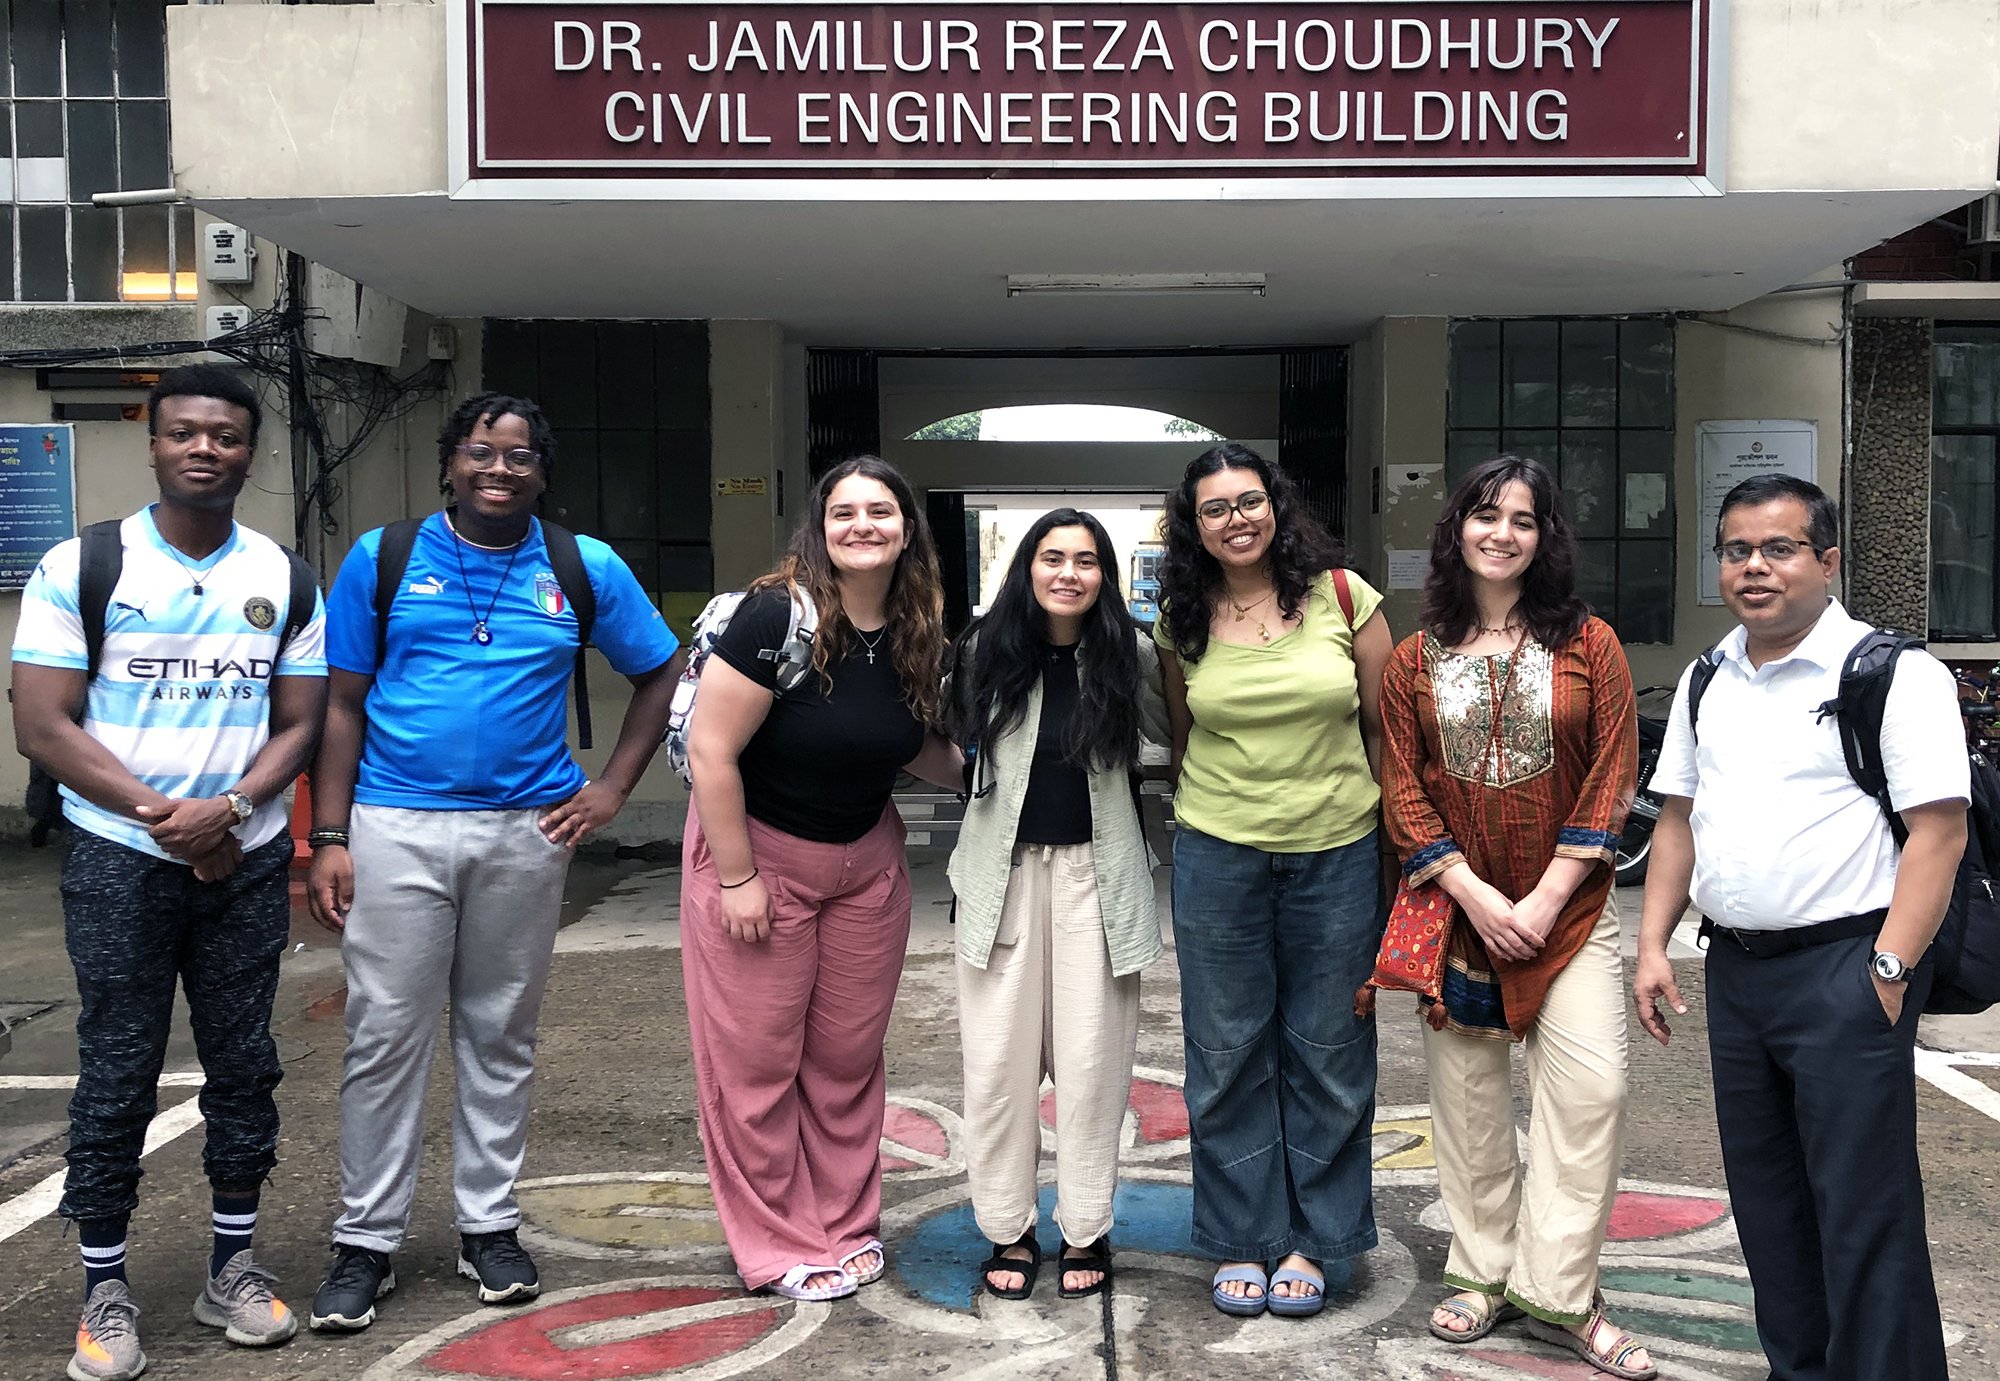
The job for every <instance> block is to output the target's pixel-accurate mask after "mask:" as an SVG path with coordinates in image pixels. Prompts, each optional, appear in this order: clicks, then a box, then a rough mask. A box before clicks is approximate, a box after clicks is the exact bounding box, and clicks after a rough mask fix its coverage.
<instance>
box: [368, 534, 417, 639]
mask: <svg viewBox="0 0 2000 1381" xmlns="http://www.w3.org/2000/svg"><path fill="white" fill-rule="evenodd" d="M423 525H424V520H423V519H422V518H404V519H401V520H400V521H398V522H393V523H390V524H389V525H388V526H387V527H385V528H383V529H382V541H381V544H380V545H379V546H377V547H376V548H375V670H376V671H377V672H380V671H381V670H382V663H383V662H385V661H386V660H388V656H389V607H390V606H391V605H393V604H394V603H395V602H396V595H397V592H398V591H400V590H401V589H402V588H403V572H405V571H407V570H408V569H409V568H410V553H411V552H413V551H415V550H416V547H417V529H419V528H421V527H422V526H423Z"/></svg>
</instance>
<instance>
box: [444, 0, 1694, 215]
mask: <svg viewBox="0 0 2000 1381" xmlns="http://www.w3.org/2000/svg"><path fill="white" fill-rule="evenodd" d="M460 3H461V4H463V5H465V6H466V10H465V13H464V16H463V20H464V22H463V24H462V26H461V28H462V32H461V33H459V34H457V35H456V36H455V39H456V40H462V42H458V41H455V44H454V53H455V60H457V61H462V62H463V63H465V64H466V68H465V73H464V76H463V84H462V86H460V87H459V89H460V90H462V91H463V92H464V94H465V98H466V105H465V107H464V109H463V114H464V116H465V132H466V136H467V143H468V145H469V147H467V148H466V149H465V154H464V158H465V163H464V167H465V174H466V177H467V178H469V179H479V180H484V179H507V178H536V179H548V178H550V177H561V178H575V179H579V180H588V179H590V178H593V177H635V176H636V177H647V176H654V177H657V176H661V175H666V176H672V177H695V178H699V177H704V176H708V177H714V176H729V177H739V178H740V177H744V176H753V177H755V176H766V177H769V176H775V177H780V178H783V177H796V176H801V175H810V176H816V177H842V176H847V177H870V176H880V175H882V174H883V173H884V172H888V171H893V172H895V173H898V174H906V175H914V176H918V177H931V178H950V177H954V176H961V177H962V176H965V175H967V174H975V173H977V174H987V175H991V174H993V173H1001V174H1012V175H1016V176H1029V177H1052V178H1061V177H1063V176H1064V175H1066V174H1075V173H1079V172H1088V173H1089V174H1090V175H1092V176H1096V177H1102V176H1106V175H1112V176H1121V175H1122V176H1133V175H1137V176H1147V177H1162V176H1165V177H1174V176H1190V175H1201V176H1206V177H1212V176H1213V175H1214V174H1215V173H1216V171H1217V170H1221V169H1226V170H1228V171H1229V172H1230V173H1232V174H1261V175H1267V176H1268V175H1284V176H1294V177H1296V176H1300V175H1304V176H1331V177H1339V176H1343V175H1354V174H1368V175H1384V174H1387V175H1390V176H1395V175H1399V174H1400V175H1409V174H1423V173H1431V174H1436V175H1448V174H1449V175H1459V174H1465V173H1467V172H1472V173H1476V174H1479V175H1492V176H1500V177H1505V176H1509V175H1519V174H1524V173H1532V174H1547V173H1550V172H1560V171H1563V170H1572V171H1579V172H1583V171H1587V172H1589V173H1593V174H1607V173H1609V174H1636V175H1648V174H1651V175H1660V174H1674V175H1680V176H1691V175H1692V176H1699V175H1702V174H1703V173H1704V172H1705V165H1706V160H1707V143H1708V134H1709V131H1708V129H1707V122H1706V119H1705V114H1706V112H1705V104H1706V101H1707V99H1708V84H1709V74H1708V56H1709V48H1710V42H1711V34H1710V24H1711V20H1712V17H1713V5H1712V4H1710V3H1705V0H1570V2H1569V3H1563V2H1562V0H1554V2H1553V3H1544V4H1486V3H1479V2H1478V0H1358V2H1351V3H1344V4H1324V3H1304V2H1302V3H1285V2H1284V0H1250V2H1249V3H1213V2H1212V0H1211V3H1204V4H1180V5H1173V4H1149V3H1124V0H1097V3H1057V4H1027V3H1016V2H1014V0H969V2H968V0H958V2H957V3H944V4H913V3H858V2H852V3H850V0H820V3H797V4H793V3H776V4H759V3H738V4H723V5H711V4H697V3H693V0H460Z"/></svg>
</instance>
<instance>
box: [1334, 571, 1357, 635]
mask: <svg viewBox="0 0 2000 1381" xmlns="http://www.w3.org/2000/svg"><path fill="white" fill-rule="evenodd" d="M1333 597H1334V598H1335V599H1337V600H1339V601H1340V614H1341V617H1342V618H1344V619H1346V620H1347V629H1348V631H1349V632H1350V633H1351V632H1353V631H1354V591H1353V590H1352V589H1350V588H1349V587H1348V584H1347V570H1346V568H1345V567H1342V566H1335V567H1334V568H1333Z"/></svg>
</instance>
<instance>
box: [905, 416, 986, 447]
mask: <svg viewBox="0 0 2000 1381" xmlns="http://www.w3.org/2000/svg"><path fill="white" fill-rule="evenodd" d="M983 415H984V414H982V413H978V412H961V413H960V414H959V415H958V416H956V417H941V418H939V419H938V420H937V421H935V422H932V423H931V424H930V425H928V426H924V427H919V428H918V429H917V430H915V431H913V432H911V433H910V440H912V441H977V440H979V419H980V418H981V417H982V416H983Z"/></svg>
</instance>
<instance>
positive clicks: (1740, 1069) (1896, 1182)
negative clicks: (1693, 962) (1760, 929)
mask: <svg viewBox="0 0 2000 1381" xmlns="http://www.w3.org/2000/svg"><path fill="white" fill-rule="evenodd" d="M1872 950H1873V937H1872V935H1864V936H1861V937H1858V938H1853V939H1844V940H1835V941H1833V942H1831V943H1828V944H1822V945H1814V946H1811V947H1809V948H1804V949H1798V950H1794V951H1792V952H1791V953H1788V954H1779V955H1773V956H1771V957H1767V958H1760V957H1758V956H1757V955H1754V954H1752V953H1750V952H1749V951H1748V950H1746V949H1744V948H1743V947H1742V945H1741V944H1739V943H1738V942H1737V941H1735V940H1733V939H1731V938H1730V937H1729V935H1728V934H1727V933H1726V932H1722V933H1717V934H1716V935H1715V936H1714V938H1713V939H1712V940H1711V941H1710V943H1709V949H1708V970H1707V972H1708V1044H1709V1052H1710V1055H1711V1057H1712V1061H1713V1064H1714V1068H1715V1118H1716V1122H1717V1124H1718V1125H1719V1126H1720V1128H1721V1132H1722V1164H1723V1169H1724V1172H1725V1173H1726V1175H1727V1176H1728V1180H1729V1201H1730V1204H1731V1206H1732V1208H1733V1209H1734V1212H1735V1215H1736V1231H1737V1234H1738V1236H1739V1237H1741V1238H1742V1241H1743V1255H1744V1259H1745V1260H1746V1261H1747V1262H1748V1264H1749V1267H1750V1284H1751V1287H1752V1288H1753V1289H1754V1291H1755V1292H1756V1301H1757V1334H1758V1338H1759V1341H1761V1342H1762V1344H1763V1346H1764V1354H1765V1356H1766V1357H1767V1358H1768V1359H1769V1361H1770V1364H1771V1377H1772V1381H1891V1378H1894V1381H1946V1373H1945V1360H1944V1334H1943V1327H1942V1324H1941V1323H1940V1321H1939V1317H1938V1300H1937V1286H1936V1285H1935V1283H1934V1282H1933V1281H1932V1278H1931V1258H1930V1248H1929V1245H1928V1244H1927V1242H1926V1240H1925V1237H1924V1186H1923V1179H1922V1174H1921V1171H1920V1170H1919V1168H1918V1165H1917V1088H1916V1063H1915V1050H1916V1038H1917V1015H1918V1013H1919V1012H1921V1011H1922V1009H1923V1005H1924V998H1925V995H1926V994H1927V993H1928V992H1929V991H1930V984H1931V966H1930V965H1929V964H1920V965H1918V966H1917V968H1916V970H1915V971H1914V972H1913V974H1912V977H1911V979H1910V982H1909V984H1908V991H1907V993H1906V994H1905V997H1904V1001H1903V1013H1902V1018H1901V1020H1899V1021H1898V1022H1897V1023H1896V1025H1895V1026H1894V1027H1893V1028H1891V1027H1890V1025H1889V1018H1888V1016H1887V1014H1886V1013H1884V1012H1883V1010H1882V1003H1881V999H1880V998H1878V997H1877V996H1876V994H1875V984H1874V980H1873V979H1872V978H1871V977H1870V975H1869V972H1868V959H1869V955H1870V953H1871V952H1872Z"/></svg>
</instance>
